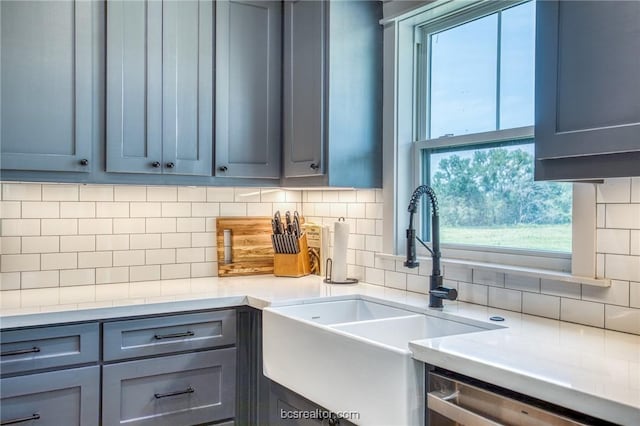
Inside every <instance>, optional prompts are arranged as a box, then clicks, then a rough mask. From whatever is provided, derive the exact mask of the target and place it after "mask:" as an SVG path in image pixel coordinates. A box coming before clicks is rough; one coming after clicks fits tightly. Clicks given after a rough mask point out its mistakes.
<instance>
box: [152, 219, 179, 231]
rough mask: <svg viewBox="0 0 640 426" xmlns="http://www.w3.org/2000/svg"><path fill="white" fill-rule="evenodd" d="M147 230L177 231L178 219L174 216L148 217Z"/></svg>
mask: <svg viewBox="0 0 640 426" xmlns="http://www.w3.org/2000/svg"><path fill="white" fill-rule="evenodd" d="M146 232H147V233H148V234H156V233H162V232H176V219H175V218H172V217H171V218H170V217H165V218H149V219H146Z"/></svg>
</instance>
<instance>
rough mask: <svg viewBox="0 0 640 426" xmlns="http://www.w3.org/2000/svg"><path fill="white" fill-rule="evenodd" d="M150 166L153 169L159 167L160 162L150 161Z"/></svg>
mask: <svg viewBox="0 0 640 426" xmlns="http://www.w3.org/2000/svg"><path fill="white" fill-rule="evenodd" d="M151 167H153V168H154V169H157V168H158V167H160V162H159V161H154V162H153V163H151Z"/></svg>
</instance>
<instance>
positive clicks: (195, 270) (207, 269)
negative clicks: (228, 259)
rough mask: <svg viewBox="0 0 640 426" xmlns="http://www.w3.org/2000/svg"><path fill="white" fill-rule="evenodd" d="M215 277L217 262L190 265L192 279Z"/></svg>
mask: <svg viewBox="0 0 640 426" xmlns="http://www.w3.org/2000/svg"><path fill="white" fill-rule="evenodd" d="M217 275H218V263H217V262H202V263H192V264H191V276H192V277H193V278H199V277H214V276H217Z"/></svg>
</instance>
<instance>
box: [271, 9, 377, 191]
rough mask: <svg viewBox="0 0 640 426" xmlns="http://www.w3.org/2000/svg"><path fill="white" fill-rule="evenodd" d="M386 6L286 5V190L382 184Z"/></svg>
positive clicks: (284, 117) (284, 115)
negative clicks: (299, 186) (383, 39)
mask: <svg viewBox="0 0 640 426" xmlns="http://www.w3.org/2000/svg"><path fill="white" fill-rule="evenodd" d="M381 18H382V5H381V3H380V2H363V1H339V2H328V1H309V0H297V1H290V2H285V6H284V52H283V55H284V61H283V63H284V71H283V79H284V80H283V84H284V87H283V94H284V100H283V105H284V114H283V125H284V130H283V134H284V179H283V183H284V185H291V186H296V185H304V186H315V185H325V186H344V187H380V186H381V185H382V158H381V151H382V136H381V134H382V132H381V130H382V124H381V123H382V27H381V26H380V24H379V20H380V19H381Z"/></svg>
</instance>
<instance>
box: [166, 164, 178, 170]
mask: <svg viewBox="0 0 640 426" xmlns="http://www.w3.org/2000/svg"><path fill="white" fill-rule="evenodd" d="M175 166H176V165H175V164H173V163H167V169H173V168H174V167H175Z"/></svg>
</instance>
